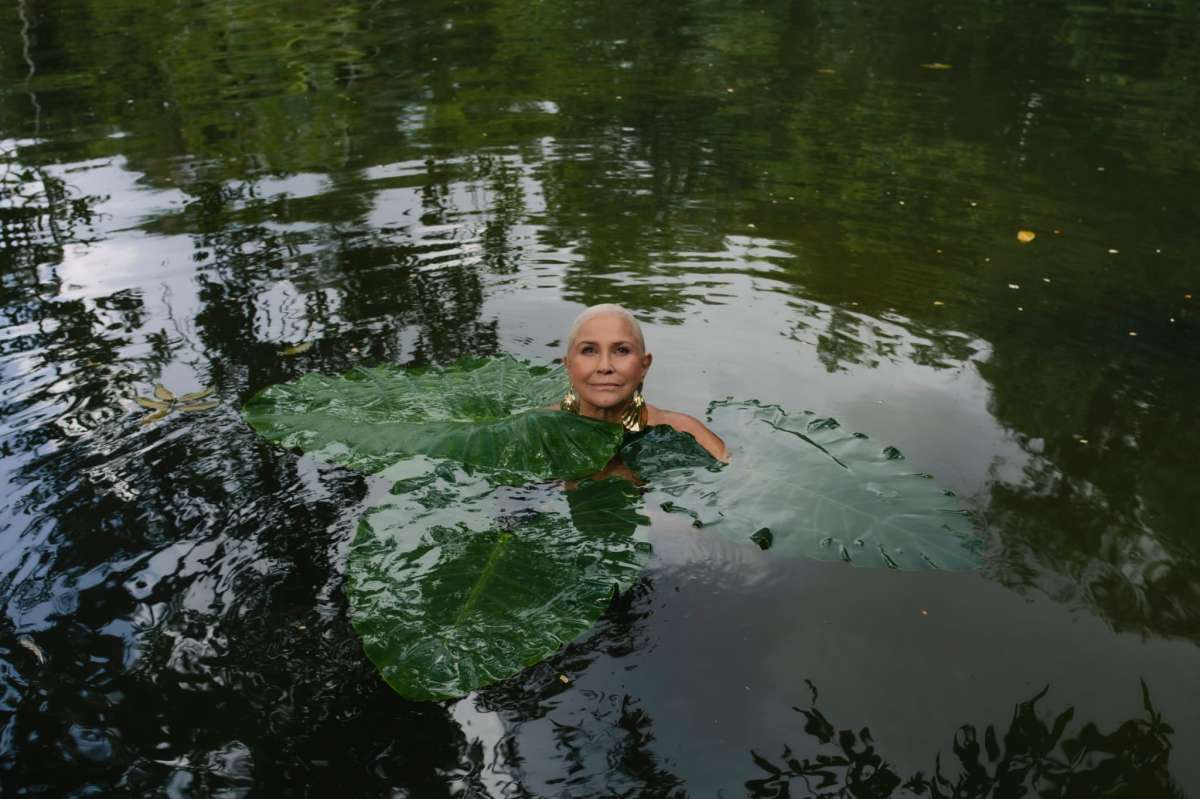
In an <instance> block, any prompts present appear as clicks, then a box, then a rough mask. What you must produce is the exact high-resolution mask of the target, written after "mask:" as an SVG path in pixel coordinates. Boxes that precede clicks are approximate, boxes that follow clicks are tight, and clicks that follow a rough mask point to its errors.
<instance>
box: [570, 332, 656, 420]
mask: <svg viewBox="0 0 1200 799" xmlns="http://www.w3.org/2000/svg"><path fill="white" fill-rule="evenodd" d="M650 361H651V356H650V355H649V354H647V353H644V352H642V347H641V345H640V344H639V343H638V338H637V334H635V333H634V331H633V325H631V324H630V323H629V320H628V319H625V318H624V317H623V316H619V315H617V314H600V315H599V316H594V317H592V318H591V319H589V320H587V321H586V322H584V323H583V326H582V327H580V328H579V335H578V336H576V337H575V341H574V342H572V344H571V351H570V352H568V353H567V357H566V359H565V361H564V363H565V365H566V367H567V374H568V375H569V376H570V378H571V387H572V388H574V389H575V393H576V394H577V395H578V396H579V399H580V401H581V402H582V403H585V407H584V410H585V411H586V410H587V408H586V405H591V406H593V407H595V408H602V409H605V410H607V409H611V408H619V407H621V406H623V405H624V404H625V403H627V402H628V401H629V400H630V399H631V398H632V397H633V393H634V392H635V391H637V387H638V386H639V385H641V383H642V380H644V379H645V377H646V372H647V371H648V370H649V369H650Z"/></svg>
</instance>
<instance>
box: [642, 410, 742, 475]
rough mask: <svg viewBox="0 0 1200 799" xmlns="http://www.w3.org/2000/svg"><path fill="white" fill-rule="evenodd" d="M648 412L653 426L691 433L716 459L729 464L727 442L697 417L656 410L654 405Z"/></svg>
mask: <svg viewBox="0 0 1200 799" xmlns="http://www.w3.org/2000/svg"><path fill="white" fill-rule="evenodd" d="M648 410H649V411H650V413H649V418H648V419H647V421H648V422H649V423H650V424H651V425H658V424H665V425H669V426H670V427H673V428H675V429H676V430H678V431H679V432H681V433H689V434H690V435H691V436H692V437H693V438H695V439H696V441H697V442H698V443H699V444H700V446H702V447H704V448H705V449H706V450H708V453H709V454H710V455H712V456H713V457H714V458H716V459H717V460H720V461H725V462H726V463H728V462H729V450H727V449H726V448H725V442H724V441H722V440H721V438H720V436H718V435H717V434H716V433H714V432H713V431H711V430H709V429H708V427H707V426H706V425H705V424H704V422H702V421H700V420H699V419H697V418H696V417H695V416H689V415H688V414H686V413H680V412H679V411H669V410H666V409H665V408H656V407H654V406H653V405H650V406H648Z"/></svg>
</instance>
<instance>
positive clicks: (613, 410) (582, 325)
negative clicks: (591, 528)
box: [562, 303, 729, 461]
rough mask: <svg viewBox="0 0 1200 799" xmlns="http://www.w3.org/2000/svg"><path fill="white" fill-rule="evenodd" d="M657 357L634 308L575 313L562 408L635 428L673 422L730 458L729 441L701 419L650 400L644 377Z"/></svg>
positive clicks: (717, 455) (599, 308) (714, 452)
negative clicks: (644, 389) (567, 386)
mask: <svg viewBox="0 0 1200 799" xmlns="http://www.w3.org/2000/svg"><path fill="white" fill-rule="evenodd" d="M652 360H653V356H652V355H651V354H650V353H648V352H646V340H645V338H644V337H643V336H642V328H641V325H639V324H638V321H637V319H635V318H634V317H633V314H631V313H630V312H629V311H627V310H625V309H624V308H622V307H621V306H620V305H613V304H608V303H606V304H604V305H593V306H592V307H590V308H588V309H586V310H585V311H584V312H583V313H581V314H579V316H578V317H576V319H575V323H574V324H573V325H571V332H570V335H569V336H568V337H567V354H566V357H565V358H564V359H563V363H564V365H565V366H566V368H567V375H568V376H569V377H570V379H571V388H570V390H569V391H568V392H567V395H566V396H565V397H564V398H563V401H562V409H563V410H564V411H570V412H572V413H577V414H579V415H580V416H588V417H591V418H592V419H600V420H602V421H605V422H612V423H614V424H619V425H622V426H624V427H625V429H626V430H628V431H630V432H633V433H637V432H641V431H642V430H645V429H646V428H648V427H653V426H655V425H664V424H665V425H669V426H671V427H673V428H675V429H676V430H678V431H680V432H682V433H688V434H690V435H691V436H692V437H694V438H695V439H696V441H698V442H699V443H700V445H701V446H702V447H704V448H705V449H706V450H708V452H709V454H711V455H712V456H713V457H714V458H717V459H718V460H722V461H728V460H729V453H728V451H727V450H726V449H725V443H724V442H723V441H721V439H720V438H718V437H717V434H716V433H714V432H713V431H711V430H709V429H708V428H707V427H705V426H704V423H703V422H701V421H700V420H699V419H697V418H695V417H693V416H688V415H687V414H686V413H678V412H676V411H668V410H665V409H663V408H658V407H656V406H654V405H651V404H649V403H647V402H646V398H645V397H644V396H643V395H642V383H643V381H644V380H645V379H646V372H648V371H650V362H651V361H652Z"/></svg>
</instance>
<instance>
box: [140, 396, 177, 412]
mask: <svg viewBox="0 0 1200 799" xmlns="http://www.w3.org/2000/svg"><path fill="white" fill-rule="evenodd" d="M133 401H134V402H136V403H137V404H138V405H141V406H142V407H143V408H149V409H150V410H152V411H165V410H168V409H170V407H171V403H169V402H162V401H161V400H156V399H150V398H149V397H134V398H133Z"/></svg>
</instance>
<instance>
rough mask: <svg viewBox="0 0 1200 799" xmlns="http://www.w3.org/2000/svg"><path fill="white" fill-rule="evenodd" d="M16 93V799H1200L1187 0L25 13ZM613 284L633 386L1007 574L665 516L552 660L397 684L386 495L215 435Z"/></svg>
mask: <svg viewBox="0 0 1200 799" xmlns="http://www.w3.org/2000/svg"><path fill="white" fill-rule="evenodd" d="M0 64H2V69H3V72H2V73H0V78H2V83H0V91H2V93H0V148H2V155H0V158H2V160H3V165H2V170H3V171H2V173H0V174H2V176H3V178H2V179H3V181H4V182H3V185H2V188H0V191H2V193H3V194H2V198H3V202H2V203H0V205H2V206H3V208H2V210H0V221H2V239H0V244H2V248H0V414H2V416H0V456H2V460H0V481H2V483H0V485H2V486H3V498H4V499H3V505H2V516H0V601H2V602H3V611H4V612H3V620H2V621H0V685H2V690H0V720H2V722H0V723H2V726H0V793H4V794H5V795H14V796H16V795H52V796H68V795H71V796H75V795H78V796H82V795H92V794H105V795H122V794H127V795H160V794H165V795H169V796H242V795H250V794H253V795H257V796H276V795H313V796H326V795H354V796H396V797H401V796H422V797H423V796H451V795H454V796H492V797H499V796H571V797H582V796H610V795H611V796H676V795H685V794H686V795H690V796H725V797H733V796H746V795H750V796H783V795H785V788H786V787H788V786H790V790H791V792H792V795H809V794H810V793H816V792H818V791H826V792H828V793H829V794H830V795H851V794H852V793H853V795H856V796H863V795H872V796H886V795H896V796H900V795H908V794H922V793H923V794H924V795H931V793H930V792H931V791H932V790H933V787H931V781H933V780H934V779H935V777H936V774H937V771H936V770H937V769H938V768H939V764H940V770H941V775H942V777H943V778H944V779H945V780H946V782H945V783H943V784H942V786H941V788H939V789H938V790H940V791H941V794H942V795H951V794H955V795H959V796H984V795H996V796H1015V795H1017V794H1016V792H1015V791H1014V789H1012V787H1011V785H1012V784H1018V783H1022V782H1024V783H1025V784H1033V785H1036V786H1037V787H1038V788H1039V789H1041V790H1043V791H1045V792H1046V793H1044V794H1043V795H1075V796H1090V795H1095V794H1096V793H1097V792H1098V790H1099V786H1104V787H1107V788H1109V789H1110V790H1112V791H1113V792H1114V795H1134V796H1156V795H1165V794H1168V792H1170V791H1174V792H1175V795H1184V794H1189V793H1190V794H1196V793H1200V763H1198V762H1197V759H1196V757H1195V753H1196V752H1197V751H1200V525H1198V522H1200V518H1198V517H1200V514H1198V512H1197V501H1196V496H1197V492H1196V485H1197V479H1198V478H1200V468H1198V467H1197V465H1196V458H1197V456H1198V455H1200V432H1198V426H1197V417H1198V414H1197V410H1196V409H1197V408H1198V407H1200V371H1198V367H1200V337H1198V334H1200V315H1198V314H1197V312H1196V305H1197V303H1198V302H1200V300H1194V299H1193V295H1194V294H1197V293H1200V260H1198V253H1200V211H1198V210H1197V209H1198V208H1200V205H1198V204H1197V201H1196V198H1197V190H1198V189H1200V136H1198V135H1197V132H1196V125H1197V120H1200V5H1198V4H1197V3H1196V2H1194V0H1179V2H1125V1H1124V0H1107V2H1074V3H1067V2H1056V1H1053V0H998V1H997V2H992V3H959V4H941V3H933V2H925V1H924V0H899V1H898V2H893V3H883V4H880V3H871V4H868V3H856V2H851V1H850V0H831V1H830V2H814V1H810V0H792V1H791V2H783V1H782V0H780V1H778V2H776V1H774V0H761V1H757V0H748V1H747V2H741V3H725V2H709V1H707V0H696V1H690V0H670V2H658V1H657V0H650V1H649V2H646V0H639V1H638V2H626V1H625V0H613V1H612V2H606V3H585V2H573V1H572V0H540V2H512V1H511V0H483V1H481V2H475V3H454V2H438V1H437V0H418V1H416V2H406V3H399V2H383V1H382V0H376V1H375V2H368V1H367V0H352V1H349V2H339V3H329V2H312V1H311V0H302V2H282V1H281V0H254V2H251V0H222V2H216V0H197V2H188V3H161V2H159V3H151V2H135V1H134V0H104V2H99V0H15V2H13V3H9V4H7V6H6V7H5V9H3V10H2V11H0ZM939 65H945V66H947V67H949V68H940V67H939ZM1021 230H1028V231H1031V232H1033V233H1035V234H1036V238H1035V239H1034V240H1033V241H1031V242H1029V243H1025V244H1023V243H1021V242H1020V241H1018V239H1017V233H1018V231H1021ZM604 301H616V302H621V303H624V304H626V305H628V306H629V307H630V308H632V309H634V310H635V311H636V312H637V313H638V314H639V315H640V316H641V317H642V318H643V319H644V320H645V321H646V323H647V324H646V330H647V336H648V339H649V342H650V347H651V349H652V350H653V351H654V353H655V354H656V360H655V365H654V369H653V371H652V374H651V379H650V382H649V384H648V386H647V389H648V394H649V397H650V399H651V401H652V402H657V403H658V404H661V405H664V406H667V407H674V408H678V409H680V410H684V411H688V412H691V413H702V412H703V411H704V408H705V406H706V404H707V402H708V401H709V400H710V399H713V398H718V397H724V396H726V395H730V394H733V395H737V396H739V397H754V398H758V399H761V400H764V401H771V402H779V403H782V404H784V405H786V406H788V407H793V408H797V409H801V408H809V409H814V410H817V411H819V412H821V413H824V414H831V415H833V416H836V417H837V418H838V419H839V420H840V421H841V422H842V423H843V425H845V426H847V427H849V428H851V429H853V430H860V431H862V432H864V433H868V434H869V435H871V437H872V438H874V439H878V440H880V441H882V442H886V443H889V444H893V445H895V446H897V447H899V448H900V449H901V450H903V451H904V452H905V453H906V455H907V456H908V458H909V460H910V461H911V462H912V463H913V464H915V465H916V466H917V467H919V468H920V469H922V470H925V471H928V472H931V473H933V474H935V475H936V476H937V479H938V480H939V482H940V483H942V484H943V485H945V486H947V487H950V488H953V489H954V490H955V491H957V492H958V493H959V494H960V495H962V496H963V497H965V498H966V499H967V501H968V502H969V503H970V504H971V506H972V507H973V508H974V509H975V510H976V511H977V512H978V513H979V514H980V516H981V517H982V518H983V519H985V520H986V531H985V534H986V536H987V547H988V558H987V565H986V567H985V568H984V569H983V570H982V572H980V573H974V574H941V573H935V572H926V573H898V572H888V571H881V570H868V569H857V568H853V567H850V566H847V565H844V564H840V563H820V562H811V561H804V560H788V559H779V558H767V557H766V556H765V555H764V554H762V553H759V552H758V551H757V549H754V548H750V547H748V548H739V547H735V546H731V545H728V544H718V543H716V542H714V541H711V540H709V539H707V538H705V537H704V536H703V535H697V534H694V533H688V534H683V533H679V534H661V535H659V536H657V538H656V539H655V541H654V548H655V549H654V556H653V559H652V562H651V565H650V567H649V568H648V570H647V571H646V573H645V576H644V578H643V579H642V580H641V582H640V583H639V584H638V586H637V588H636V589H635V590H634V591H633V592H632V593H631V594H630V595H629V596H627V597H625V598H623V599H622V600H621V601H620V602H618V603H617V604H616V606H615V607H614V608H612V610H611V611H610V612H609V613H608V614H607V615H606V616H605V617H604V618H603V620H602V621H601V623H599V624H598V625H597V626H596V628H595V629H594V630H593V631H592V632H590V633H589V634H588V635H586V636H585V637H583V638H582V639H580V640H578V641H576V642H574V643H573V644H571V645H570V646H568V647H567V648H566V649H565V650H563V651H562V652H561V653H559V654H558V655H557V656H555V657H553V658H552V659H551V660H549V661H548V662H546V663H544V664H542V665H539V666H537V667H535V668H532V669H530V670H529V671H527V672H526V673H524V674H522V675H521V676H520V677H519V678H517V679H513V680H511V681H508V682H505V683H502V684H500V685H497V686H494V687H491V688H488V689H486V690H483V691H480V692H478V693H476V694H472V695H471V696H468V697H466V698H465V699H463V700H461V701H458V702H452V703H444V704H420V703H412V702H408V701H405V700H402V699H400V698H398V697H397V696H395V695H394V694H393V693H392V692H391V691H390V690H389V689H388V688H387V687H386V686H385V685H384V684H383V683H382V681H381V680H380V679H379V678H378V677H377V675H376V672H375V671H374V669H373V667H372V666H371V665H370V664H369V663H368V662H367V661H366V659H365V657H364V655H363V654H362V649H361V646H360V643H359V641H358V639H357V638H356V636H355V634H354V632H353V630H352V629H351V627H350V625H349V622H348V612H347V602H346V597H345V593H344V585H345V555H346V549H347V546H348V542H349V539H350V537H351V536H352V534H353V531H354V527H355V523H356V520H357V518H358V515H359V513H360V512H361V511H362V508H363V503H364V501H365V497H366V496H367V495H368V493H369V491H370V490H371V483H370V481H369V480H368V479H367V478H364V477H362V476H360V475H356V474H352V473H349V472H344V471H341V470H338V469H335V468H330V467H325V466H321V465H318V464H316V463H315V462H313V461H311V460H309V459H306V458H303V457H299V456H297V455H294V454H291V453H287V452H281V451H278V450H276V449H273V448H272V447H271V446H269V445H267V444H265V443H264V442H263V441H262V440H260V439H259V438H257V437H256V436H255V435H254V434H253V433H252V432H251V431H250V430H249V429H248V427H247V426H246V425H245V424H244V423H243V422H242V421H241V418H240V416H239V413H238V408H239V406H240V404H241V402H242V401H244V400H245V399H246V398H247V397H248V396H249V395H250V394H251V393H252V392H254V391H256V390H258V389H260V388H262V387H264V386H266V385H268V384H271V383H275V382H279V381H283V380H288V379H291V378H294V377H296V376H298V375H299V374H302V373H304V372H306V371H314V370H320V371H326V372H337V371H343V370H345V369H347V368H349V367H351V366H352V365H354V364H375V363H383V362H390V363H400V364H414V363H427V362H441V361H446V360H450V359H453V358H455V357H457V356H460V355H463V354H492V353H499V352H508V353H513V354H515V355H518V356H521V357H526V358H531V359H535V360H539V361H546V360H549V359H551V358H553V357H555V356H556V355H557V354H558V352H559V349H560V348H561V344H560V342H561V340H562V338H563V335H564V331H565V328H566V326H567V324H568V323H569V321H570V319H571V318H572V317H573V315H574V314H575V313H577V312H578V310H579V309H580V308H581V307H582V306H583V305H586V304H591V303H596V302H604ZM301 342H312V344H313V346H312V347H311V349H309V350H308V351H307V352H304V353H302V354H299V355H295V356H283V355H281V354H280V353H281V350H283V349H285V348H287V347H289V346H291V345H295V344H298V343H301ZM157 381H162V382H163V383H165V384H166V385H167V386H169V387H171V388H173V389H175V390H176V391H179V392H184V391H192V390H196V389H198V388H200V387H202V386H206V385H213V386H215V387H216V389H217V396H218V398H219V399H220V401H221V405H220V407H218V408H217V409H215V410H213V411H210V412H207V413H198V414H173V415H172V416H170V417H169V418H167V419H166V420H164V421H162V422H160V423H157V424H154V425H147V426H143V425H142V424H141V418H142V414H143V413H144V412H143V411H142V409H140V408H138V407H137V406H136V405H135V404H134V402H133V398H134V397H135V396H137V395H138V394H145V393H147V392H148V391H149V390H150V388H151V387H152V386H153V385H154V383H155V382H157ZM35 649H36V650H37V651H35ZM559 675H566V676H567V677H568V678H569V681H570V682H569V684H564V683H563V682H561V681H560V680H559ZM1147 700H1148V701H1149V703H1150V704H1149V707H1150V708H1152V710H1151V709H1148V708H1147V706H1146V704H1145V703H1146V702H1147ZM1058 722H1061V723H1060V724H1058ZM1056 724H1057V726H1056ZM1056 736H1057V737H1056ZM785 750H787V751H790V753H791V754H790V756H785V755H784V752H785ZM789 757H790V761H789ZM821 757H826V758H827V759H826V760H821V761H819V760H818V759H819V758H821ZM818 763H819V764H818ZM1033 767H1036V769H1037V776H1036V777H1034V776H1032V773H1024V772H1022V769H1026V770H1028V769H1029V768H1033ZM817 772H821V774H818V773H817ZM822 774H823V776H822ZM1072 774H1073V776H1069V775H1072ZM964 775H966V777H969V778H970V779H968V780H966V781H964V782H961V783H957V787H955V786H956V781H958V780H959V778H960V777H962V776H964ZM1001 779H1004V780H1008V782H1006V783H1003V784H1004V785H1007V786H1009V787H997V786H998V785H1000V784H1001V783H999V782H996V780H1001ZM822 786H823V787H822ZM993 789H995V791H994V793H989V791H992V790H993ZM1072 791H1074V793H1072ZM955 792H957V793H955Z"/></svg>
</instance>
